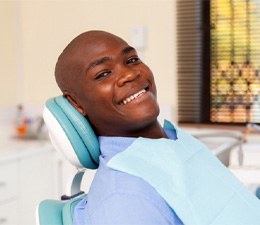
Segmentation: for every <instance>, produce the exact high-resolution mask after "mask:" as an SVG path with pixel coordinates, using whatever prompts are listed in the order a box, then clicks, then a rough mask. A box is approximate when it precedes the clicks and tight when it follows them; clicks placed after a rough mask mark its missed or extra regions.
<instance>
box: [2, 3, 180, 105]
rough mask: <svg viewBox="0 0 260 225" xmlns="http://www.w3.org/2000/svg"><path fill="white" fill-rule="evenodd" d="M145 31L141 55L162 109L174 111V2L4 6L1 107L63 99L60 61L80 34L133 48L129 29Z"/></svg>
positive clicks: (9, 4) (17, 4) (21, 4)
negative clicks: (102, 33) (98, 34)
mask: <svg viewBox="0 0 260 225" xmlns="http://www.w3.org/2000/svg"><path fill="white" fill-rule="evenodd" d="M139 25H142V26H144V27H145V28H146V30H147V45H146V48H145V49H144V50H143V51H142V52H141V55H142V56H143V59H144V61H145V63H146V64H148V65H149V66H150V67H151V69H152V71H153V73H154V75H155V79H156V82H157V89H158V100H159V102H160V104H161V105H171V106H172V107H174V108H175V109H176V101H177V100H176V76H175V74H176V73H175V69H176V60H175V0H154V1H153V0H103V1H101V0H84V1H83V0H81V1H80V0H46V1H44V0H34V1H33V0H31V1H22V0H21V1H0V28H1V35H0V48H1V51H0V74H1V85H0V86H1V87H0V91H1V97H0V106H10V105H15V104H16V103H18V102H22V103H24V104H43V103H44V101H45V100H46V99H47V98H49V97H51V96H54V95H58V94H60V91H59V90H58V88H57V86H56V83H55V80H54V75H53V71H54V66H55V63H56V60H57V57H58V55H59V54H60V52H61V51H62V50H63V48H64V47H65V46H66V45H67V44H68V42H69V41H70V40H71V39H72V38H74V37H75V36H76V35H78V34H79V33H82V32H84V31H86V30H91V29H101V30H106V31H110V32H112V33H115V34H117V35H118V36H121V37H122V38H124V39H126V40H127V41H128V42H131V37H130V33H131V29H132V28H133V27H135V26H139Z"/></svg>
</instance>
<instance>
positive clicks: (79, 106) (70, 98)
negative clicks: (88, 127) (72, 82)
mask: <svg viewBox="0 0 260 225" xmlns="http://www.w3.org/2000/svg"><path fill="white" fill-rule="evenodd" d="M64 97H65V98H66V99H68V101H69V103H70V104H71V105H73V107H74V108H75V109H76V110H77V111H78V112H79V113H80V114H81V115H83V116H86V115H87V113H86V112H85V110H84V109H83V107H82V106H81V105H80V104H79V102H78V101H76V100H75V98H73V97H72V96H71V95H70V94H65V95H64Z"/></svg>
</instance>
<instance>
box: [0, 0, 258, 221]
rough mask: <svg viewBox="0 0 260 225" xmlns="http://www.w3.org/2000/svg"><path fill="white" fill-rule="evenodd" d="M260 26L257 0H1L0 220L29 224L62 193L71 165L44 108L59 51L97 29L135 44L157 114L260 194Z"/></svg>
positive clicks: (50, 94)
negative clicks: (153, 87) (150, 76)
mask: <svg viewBox="0 0 260 225" xmlns="http://www.w3.org/2000/svg"><path fill="white" fill-rule="evenodd" d="M259 27H260V2H259V1H258V0H179V1H178V0H46V1H43V0H20V1H18V0H17V1H12V0H0V28H1V31H0V32H1V33H0V34H1V35H0V77H1V85H0V93H1V97H0V122H1V126H0V137H1V138H0V224H5V225H6V224H8V225H10V224H12V225H13V224H19V225H21V224H27V225H28V224H34V211H35V207H36V205H37V204H38V203H39V201H40V200H41V199H45V198H56V199H58V198H59V196H60V195H61V194H62V193H64V191H65V189H66V187H67V185H68V180H69V177H70V176H71V175H72V174H73V173H74V171H75V169H74V168H73V167H72V166H70V165H69V164H68V163H67V162H66V160H64V159H63V157H62V156H60V155H59V154H57V153H56V152H55V150H54V148H53V147H52V145H51V143H50V141H49V140H48V134H47V130H46V127H45V126H44V123H43V121H42V109H43V106H44V103H45V101H46V99H48V98H50V97H53V96H57V95H60V94H61V92H60V91H59V89H58V87H57V85H56V82H55V79H54V68H55V63H56V61H57V58H58V56H59V54H60V53H61V51H62V50H63V49H64V47H65V46H66V45H67V44H68V43H69V42H70V41H71V40H72V39H73V38H74V37H75V36H77V35H78V34H80V33H82V32H84V31H87V30H93V29H95V30H105V31H109V32H112V33H114V34H116V35H118V36H120V37H122V38H123V39H125V40H126V41H127V42H129V44H131V45H132V46H134V47H135V48H136V49H137V50H138V52H139V54H140V57H141V58H142V60H143V61H144V62H145V63H146V64H147V65H148V66H149V67H150V68H151V70H152V71H153V73H154V76H155V80H156V83H157V92H158V101H159V104H160V106H161V114H160V117H159V120H160V121H161V122H163V119H164V118H166V119H169V120H171V121H173V122H174V123H176V124H178V125H179V126H181V127H182V128H183V129H185V130H186V131H187V132H189V133H191V134H192V135H194V136H195V137H197V138H199V139H201V141H203V142H204V143H205V144H206V145H207V146H208V147H209V149H210V150H211V151H212V152H213V153H214V154H216V156H217V157H218V158H219V159H220V160H221V161H222V162H223V164H224V165H225V166H227V167H228V168H229V169H230V170H231V171H232V172H233V173H234V174H235V175H236V176H237V177H238V178H239V179H240V180H241V182H243V183H245V185H246V186H247V187H248V188H249V189H250V190H251V191H252V192H254V193H255V194H257V191H258V187H259V184H260V133H259V126H258V125H259V123H260V73H259V71H260V52H259V50H260V44H259V43H260V29H259ZM91 177H92V175H89V176H87V177H86V181H85V184H88V185H89V183H90V180H91V179H90V180H88V179H89V178H91ZM88 185H87V186H88ZM85 186H86V185H85ZM84 188H85V189H87V187H84Z"/></svg>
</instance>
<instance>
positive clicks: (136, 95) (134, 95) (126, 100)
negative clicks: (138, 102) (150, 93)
mask: <svg viewBox="0 0 260 225" xmlns="http://www.w3.org/2000/svg"><path fill="white" fill-rule="evenodd" d="M145 92H146V90H145V89H143V90H141V91H139V92H137V93H135V94H133V95H131V96H130V97H128V98H126V99H125V100H123V102H122V104H124V105H125V104H127V103H129V102H131V101H133V100H134V99H136V98H138V97H140V96H141V95H143V94H144V93H145Z"/></svg>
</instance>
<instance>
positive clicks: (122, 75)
mask: <svg viewBox="0 0 260 225" xmlns="http://www.w3.org/2000/svg"><path fill="white" fill-rule="evenodd" d="M118 72H119V74H118V78H117V85H118V86H119V87H121V86H123V85H125V84H126V83H129V82H132V81H134V80H136V79H138V78H139V77H140V70H137V69H132V68H121V69H120V70H119V71H118Z"/></svg>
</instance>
